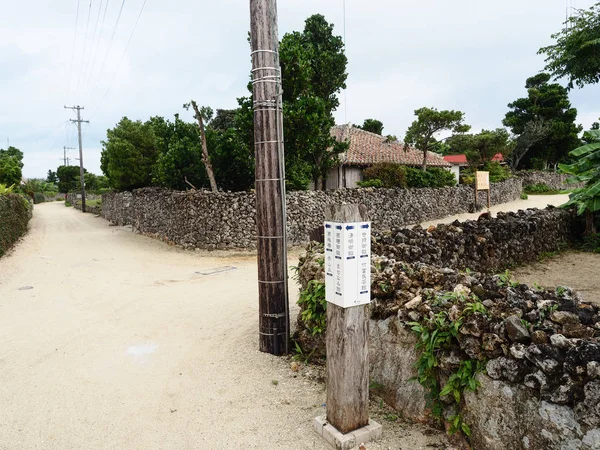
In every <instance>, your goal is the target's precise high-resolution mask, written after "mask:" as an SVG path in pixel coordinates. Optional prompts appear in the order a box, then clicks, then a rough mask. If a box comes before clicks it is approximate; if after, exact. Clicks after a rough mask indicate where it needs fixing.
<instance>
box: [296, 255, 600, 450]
mask: <svg viewBox="0 0 600 450" xmlns="http://www.w3.org/2000/svg"><path fill="white" fill-rule="evenodd" d="M322 259H323V253H322V246H319V245H316V244H313V245H312V246H311V247H310V248H309V249H308V253H307V255H306V256H305V257H303V258H302V259H301V261H300V265H299V279H300V283H301V285H302V286H306V285H307V283H308V282H309V281H310V280H318V281H321V282H323V280H324V274H323V265H322V263H321V261H322ZM371 280H372V284H371V290H372V302H371V304H370V305H369V307H368V308H369V310H368V311H369V312H368V317H370V326H369V352H370V355H369V360H370V379H371V380H372V381H373V384H374V385H375V386H379V387H378V388H377V389H378V394H379V395H380V396H381V397H382V398H383V399H384V400H385V401H386V403H388V404H389V405H390V406H392V407H394V408H396V409H397V410H398V411H400V412H401V413H402V414H403V415H404V417H406V418H408V419H412V420H416V421H426V422H427V421H430V420H432V419H433V417H432V416H431V409H430V408H429V407H428V404H427V390H426V389H424V388H423V387H422V386H421V385H420V384H419V383H418V382H417V381H416V380H415V377H416V376H417V371H416V368H415V366H416V364H417V361H418V359H419V357H420V351H419V350H417V347H416V344H417V342H418V338H417V334H416V333H415V332H414V329H413V327H414V324H415V322H416V323H419V324H421V326H422V327H423V328H424V329H427V330H428V333H429V336H431V335H433V333H434V332H435V330H438V331H437V332H439V333H440V334H441V333H443V332H444V333H449V334H450V336H452V337H451V339H450V341H448V342H447V343H446V344H444V345H443V346H441V347H439V348H438V350H436V352H435V358H436V367H437V368H438V369H436V372H437V375H436V379H437V382H438V383H439V386H440V388H442V387H444V385H445V383H446V382H448V380H449V378H448V377H450V375H451V374H454V373H458V371H459V370H460V368H461V367H463V366H462V363H463V362H469V364H472V367H475V365H479V366H480V367H481V370H482V371H481V372H480V373H478V374H477V375H475V378H474V379H476V380H477V386H476V389H475V390H474V391H470V390H469V389H466V388H465V390H464V392H463V394H464V395H461V397H460V398H459V399H460V401H459V402H458V403H457V402H456V401H455V400H454V398H453V396H452V395H449V396H446V397H440V398H439V400H438V401H439V402H441V405H442V409H443V414H444V417H451V416H456V414H459V415H460V417H461V418H462V420H463V422H464V423H466V424H467V425H468V426H469V427H470V437H469V441H470V445H471V446H472V448H476V449H478V450H513V449H517V448H520V449H533V450H546V449H556V450H558V449H571V448H572V449H585V450H592V449H598V446H599V444H600V440H599V438H600V339H599V338H598V335H599V334H600V310H599V308H598V307H597V306H595V305H592V304H589V303H585V302H583V301H582V300H581V297H580V296H579V294H577V293H575V292H573V291H571V290H570V289H568V288H561V289H557V290H556V291H547V290H542V289H532V288H530V287H528V286H526V285H523V284H519V283H518V282H517V281H516V280H512V279H511V278H510V277H508V276H506V275H502V276H498V275H486V274H482V273H478V272H463V271H457V270H453V269H450V268H447V267H445V268H440V267H433V266H429V265H426V264H421V263H412V264H411V263H406V262H404V261H396V260H394V259H389V258H387V257H381V256H374V257H373V260H372V268H371ZM298 325H299V327H298V328H299V331H298V332H297V334H296V338H297V339H298V340H299V341H300V342H301V345H302V346H303V350H304V351H308V352H310V351H312V348H310V347H307V344H308V345H311V344H312V345H314V344H320V345H322V344H324V342H323V339H322V338H321V339H320V340H319V339H315V337H314V336H310V333H307V332H305V331H304V330H303V329H302V327H303V323H302V321H301V316H299V324H298ZM455 325H456V327H455ZM452 329H454V330H455V331H454V332H453V333H452V332H451V331H450V330H452ZM305 336H308V340H305V339H304V337H305ZM317 353H319V352H317ZM321 354H322V350H321Z"/></svg>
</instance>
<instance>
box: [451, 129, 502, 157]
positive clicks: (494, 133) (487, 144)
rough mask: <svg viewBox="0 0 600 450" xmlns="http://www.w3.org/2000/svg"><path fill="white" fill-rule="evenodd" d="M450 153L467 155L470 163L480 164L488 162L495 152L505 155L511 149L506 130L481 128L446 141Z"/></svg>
mask: <svg viewBox="0 0 600 450" xmlns="http://www.w3.org/2000/svg"><path fill="white" fill-rule="evenodd" d="M446 144H447V145H448V146H449V147H450V148H451V151H452V153H454V154H462V153H464V154H465V155H466V156H467V160H468V161H469V163H470V164H471V165H474V166H480V165H484V164H486V163H488V162H490V161H491V160H492V159H493V158H494V156H495V155H496V154H497V153H502V155H503V156H505V157H506V156H507V155H508V154H509V153H510V152H511V150H512V142H511V140H510V135H509V134H508V131H506V130H505V129H504V128H497V129H495V130H482V131H481V133H477V134H457V135H453V136H451V137H450V138H448V140H447V141H446Z"/></svg>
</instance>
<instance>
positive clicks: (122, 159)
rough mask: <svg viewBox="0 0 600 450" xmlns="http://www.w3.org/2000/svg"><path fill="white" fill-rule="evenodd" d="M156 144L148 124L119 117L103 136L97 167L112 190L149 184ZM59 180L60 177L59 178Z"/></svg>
mask: <svg viewBox="0 0 600 450" xmlns="http://www.w3.org/2000/svg"><path fill="white" fill-rule="evenodd" d="M158 145H159V142H158V141H157V139H156V135H155V134H154V130H153V126H152V123H151V122H150V121H148V122H146V123H142V122H141V121H139V120H138V121H135V122H133V121H131V120H129V119H128V118H127V117H123V118H122V119H121V120H120V121H119V123H118V124H117V125H116V126H115V127H114V128H113V129H109V130H107V132H106V141H102V154H101V158H100V167H101V169H102V172H103V173H104V174H105V175H106V176H107V177H108V179H109V183H110V186H111V187H112V188H113V189H116V190H119V191H123V190H131V189H137V188H141V187H145V186H150V185H151V184H152V179H153V177H154V168H155V165H156V160H157V158H158ZM59 178H60V175H59Z"/></svg>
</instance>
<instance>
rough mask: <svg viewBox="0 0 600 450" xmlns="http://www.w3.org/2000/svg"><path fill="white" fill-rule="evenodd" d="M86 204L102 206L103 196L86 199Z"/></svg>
mask: <svg viewBox="0 0 600 450" xmlns="http://www.w3.org/2000/svg"><path fill="white" fill-rule="evenodd" d="M85 206H102V199H101V198H94V199H92V200H86V201H85Z"/></svg>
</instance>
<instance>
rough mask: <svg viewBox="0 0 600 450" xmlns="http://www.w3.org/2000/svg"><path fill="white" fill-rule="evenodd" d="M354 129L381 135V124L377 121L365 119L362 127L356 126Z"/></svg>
mask: <svg viewBox="0 0 600 450" xmlns="http://www.w3.org/2000/svg"><path fill="white" fill-rule="evenodd" d="M356 128H360V129H361V130H365V131H370V132H371V133H375V134H378V135H380V136H381V135H383V122H382V121H380V120H377V119H365V121H364V122H363V124H362V125H356Z"/></svg>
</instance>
